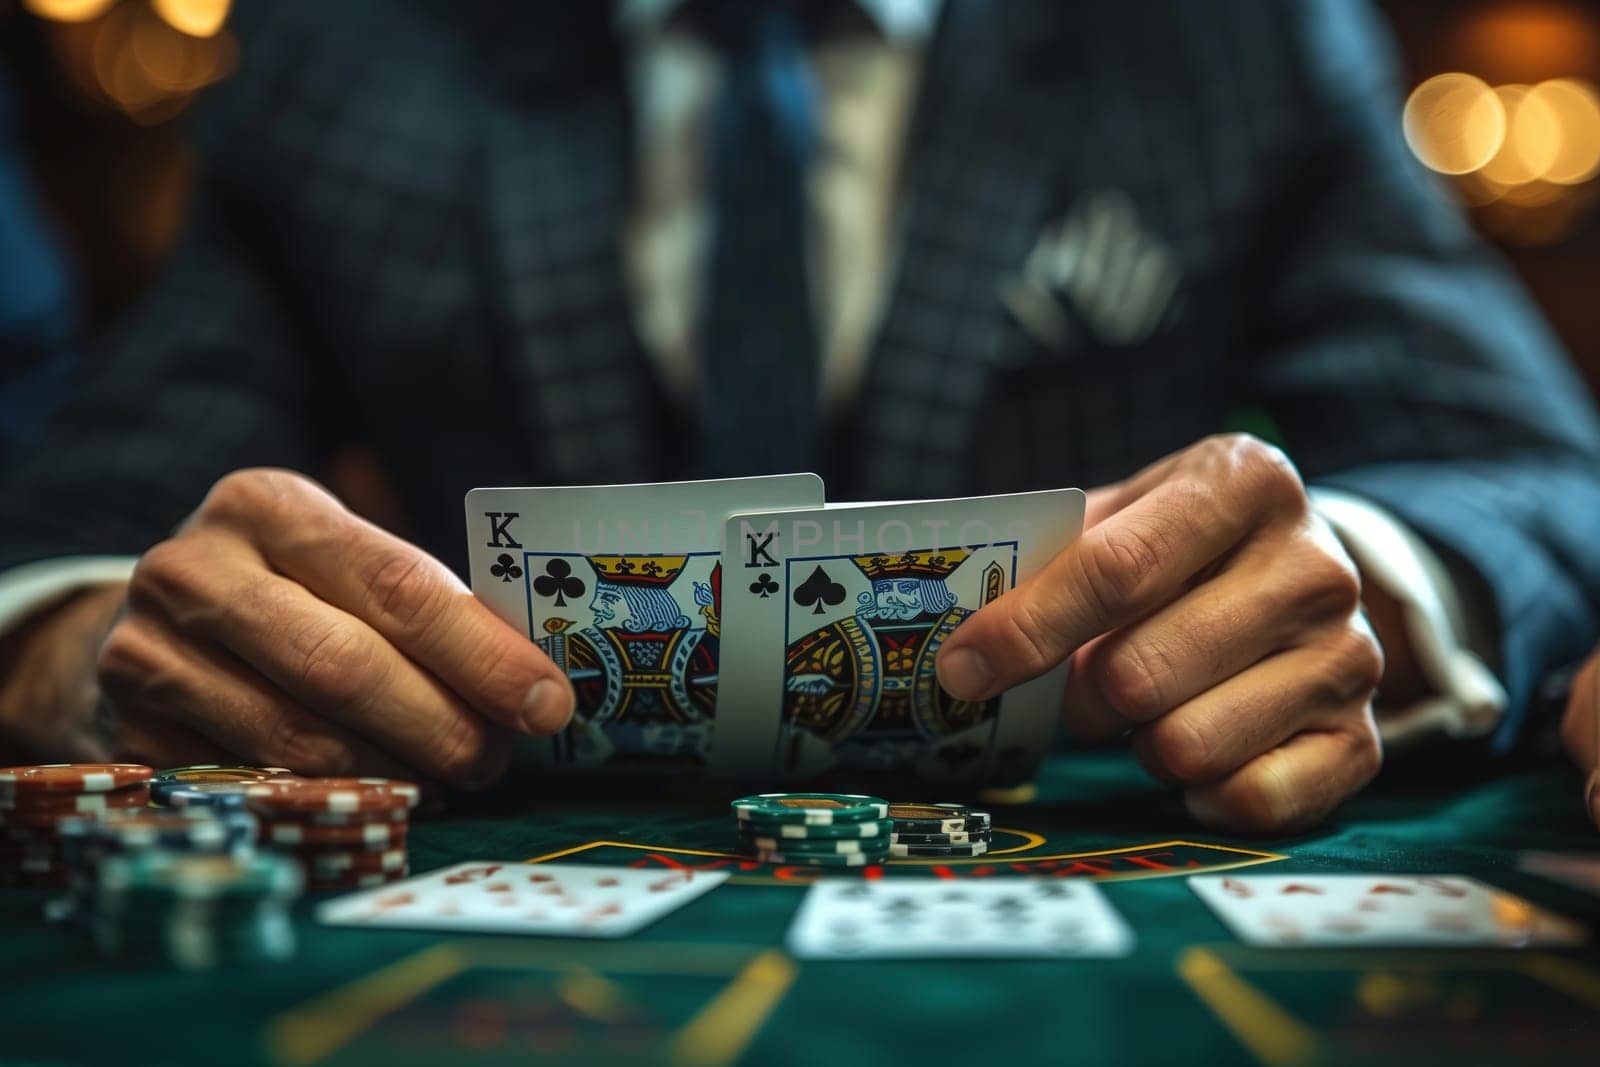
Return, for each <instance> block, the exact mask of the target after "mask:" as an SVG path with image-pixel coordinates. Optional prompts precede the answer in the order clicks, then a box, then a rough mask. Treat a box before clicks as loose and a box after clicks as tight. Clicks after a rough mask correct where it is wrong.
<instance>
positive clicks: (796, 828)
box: [739, 819, 894, 841]
mask: <svg viewBox="0 0 1600 1067" xmlns="http://www.w3.org/2000/svg"><path fill="white" fill-rule="evenodd" d="M893 830H894V823H893V822H891V821H890V820H888V819H867V820H865V821H863V822H841V823H834V824H832V825H829V826H807V825H806V824H805V823H799V822H768V821H766V820H764V819H740V820H739V833H740V834H753V835H755V836H757V837H776V838H780V839H782V840H783V841H833V840H838V839H841V838H843V839H848V840H852V841H867V840H873V839H876V840H880V841H888V840H889V838H890V835H891V833H892V832H893Z"/></svg>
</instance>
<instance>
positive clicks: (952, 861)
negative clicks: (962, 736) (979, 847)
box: [522, 830, 1289, 886]
mask: <svg viewBox="0 0 1600 1067" xmlns="http://www.w3.org/2000/svg"><path fill="white" fill-rule="evenodd" d="M1001 832H1003V833H1008V834H1022V835H1025V836H1027V837H1030V838H1036V839H1037V841H1038V843H1039V844H1043V843H1044V841H1045V838H1044V837H1043V836H1042V835H1040V834H1035V833H1033V832H1031V831H1028V830H1002V831H1001ZM1173 846H1181V847H1184V848H1204V849H1210V850H1211V851H1213V852H1230V853H1233V854H1234V855H1236V856H1242V857H1244V858H1243V859H1240V860H1236V861H1234V862H1233V863H1217V864H1207V865H1206V866H1204V867H1201V868H1187V867H1185V868H1175V869H1173V870H1170V871H1126V872H1123V873H1119V874H1103V875H1097V876H1095V877H1094V878H1093V879H1092V881H1095V882H1132V881H1138V880H1140V879H1144V878H1177V877H1185V876H1188V875H1192V874H1210V873H1212V872H1214V871H1231V870H1235V869H1236V868H1239V867H1253V866H1255V865H1256V864H1258V863H1275V862H1277V861H1278V860H1286V859H1288V858H1289V857H1288V856H1286V855H1284V854H1283V853H1281V852H1261V851H1259V850H1257V849H1251V848H1235V847H1234V846H1232V845H1212V844H1207V843H1206V842H1204V841H1182V840H1177V841H1152V842H1149V843H1147V844H1142V845H1126V846H1123V847H1121V848H1099V849H1093V850H1091V851H1089V852H1058V853H1053V854H1051V855H1048V856H1018V857H1017V859H1016V861H1015V862H1021V863H1043V862H1045V861H1047V860H1081V859H1093V858H1095V857H1098V856H1117V855H1121V854H1123V853H1127V852H1147V851H1149V850H1150V849H1155V848H1171V847H1173ZM1032 847H1035V846H1033V845H1028V846H1021V847H1019V848H1012V849H1004V850H1002V851H1000V852H989V853H985V854H984V855H982V856H975V857H973V858H972V859H960V858H955V857H952V858H948V859H946V858H943V857H939V858H935V859H920V858H918V859H911V858H909V857H906V858H900V859H891V860H889V861H888V862H887V864H885V865H886V866H891V867H974V866H982V865H984V864H987V863H989V862H991V861H992V860H993V859H994V857H996V856H1008V855H1014V854H1016V853H1018V852H1020V851H1022V850H1023V849H1024V848H1032ZM597 848H626V849H632V850H633V851H635V852H668V853H674V854H677V855H680V856H705V857H706V858H708V859H733V860H741V861H749V860H751V858H752V857H750V856H746V855H744V854H743V853H738V852H715V851H711V850H708V849H703V848H680V847H678V846H677V845H641V844H636V843H634V842H632V841H590V842H588V843H587V844H583V845H573V846H572V847H570V848H564V849H560V850H558V851H556V852H546V853H544V854H543V855H540V856H534V857H533V858H531V859H525V860H523V861H522V862H523V863H550V862H552V861H554V860H558V859H562V858H564V857H567V856H574V855H577V854H578V853H580V852H589V851H591V850H593V849H597ZM1008 862H1012V861H1008ZM841 873H842V871H841ZM728 884H729V885H790V886H804V885H810V884H811V880H810V879H807V880H804V881H793V882H781V881H778V880H776V879H773V878H771V877H768V876H763V875H758V874H753V873H752V874H750V875H743V876H741V875H737V874H736V875H734V876H733V877H731V878H729V879H728Z"/></svg>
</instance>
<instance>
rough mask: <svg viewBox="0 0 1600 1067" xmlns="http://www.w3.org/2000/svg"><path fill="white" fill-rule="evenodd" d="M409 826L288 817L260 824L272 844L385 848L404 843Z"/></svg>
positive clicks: (398, 823) (265, 839) (264, 837)
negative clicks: (330, 823)
mask: <svg viewBox="0 0 1600 1067" xmlns="http://www.w3.org/2000/svg"><path fill="white" fill-rule="evenodd" d="M409 829H410V826H409V825H408V824H407V823H404V822H362V823H356V824H354V825H352V826H318V825H316V824H315V823H309V822H303V821H298V820H287V819H268V820H266V821H264V822H263V823H262V824H261V840H262V841H263V842H264V843H266V844H271V845H314V846H324V845H332V846H335V847H337V846H345V847H349V846H355V845H364V846H367V847H377V848H383V847H387V846H389V845H394V844H401V843H403V842H404V841H405V839H406V832H407V831H408V830H409Z"/></svg>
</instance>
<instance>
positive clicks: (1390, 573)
mask: <svg viewBox="0 0 1600 1067" xmlns="http://www.w3.org/2000/svg"><path fill="white" fill-rule="evenodd" d="M1311 503H1312V505H1313V507H1315V509H1316V511H1317V514H1319V515H1321V516H1322V517H1323V518H1324V519H1326V520H1327V522H1328V525H1330V526H1332V527H1333V529H1334V532H1335V533H1337V534H1338V535H1339V540H1340V541H1342V542H1343V543H1344V547H1345V550H1346V551H1347V552H1349V553H1350V556H1351V558H1353V559H1354V560H1355V562H1356V566H1358V567H1360V568H1361V576H1362V580H1363V581H1368V582H1372V583H1373V584H1375V585H1377V586H1378V587H1379V588H1380V589H1382V590H1383V591H1384V592H1386V593H1388V594H1389V595H1390V596H1392V597H1394V598H1395V599H1396V600H1397V601H1399V602H1400V605H1401V610H1402V616H1403V618H1404V620H1405V627H1406V636H1407V637H1408V638H1410V640H1411V649H1412V654H1413V656H1414V657H1415V658H1416V661H1417V666H1418V668H1419V669H1420V670H1421V672H1422V677H1423V679H1424V680H1425V681H1426V682H1427V683H1428V685H1429V686H1430V687H1431V688H1432V689H1433V691H1434V692H1433V695H1431V696H1429V697H1425V698H1424V699H1422V700H1419V701H1417V702H1416V703H1414V704H1411V705H1410V706H1408V707H1386V708H1384V709H1382V712H1381V714H1379V715H1378V729H1379V732H1381V733H1382V734H1383V739H1384V742H1385V744H1387V745H1388V746H1390V747H1391V748H1402V747H1405V746H1407V745H1410V744H1413V743H1415V742H1417V741H1421V740H1423V739H1425V738H1427V737H1430V736H1433V735H1437V734H1444V735H1445V736H1447V737H1481V736H1483V735H1484V734H1487V733H1489V732H1491V731H1492V730H1493V729H1494V728H1495V727H1496V726H1497V725H1499V723H1500V720H1501V718H1502V717H1504V715H1505V712H1506V707H1507V705H1508V704H1509V703H1510V699H1509V698H1508V697H1507V695H1506V690H1505V686H1503V685H1501V684H1500V680H1499V679H1498V678H1496V677H1495V676H1494V672H1493V671H1491V670H1489V668H1488V667H1487V666H1486V665H1485V663H1484V661H1483V659H1482V658H1481V657H1480V656H1479V655H1478V654H1477V653H1475V652H1473V651H1472V650H1471V649H1469V648H1468V647H1467V644H1466V636H1465V635H1466V634H1467V633H1468V628H1467V618H1468V616H1467V614H1466V612H1467V611H1468V610H1469V608H1468V606H1467V605H1464V604H1463V603H1462V598H1461V591H1460V590H1459V589H1458V588H1457V586H1456V583H1455V581H1454V580H1453V579H1452V578H1451V577H1450V572H1449V571H1448V570H1447V569H1446V568H1445V565H1444V562H1443V561H1442V560H1440V559H1439V556H1438V554H1437V553H1435V552H1434V551H1433V549H1431V548H1429V547H1428V545H1427V544H1426V543H1425V542H1424V541H1423V540H1422V539H1421V538H1420V537H1418V536H1417V535H1416V534H1415V533H1413V532H1412V531H1411V530H1410V529H1409V528H1407V527H1406V526H1405V525H1404V524H1403V523H1402V522H1400V520H1399V519H1397V518H1395V517H1394V516H1393V515H1391V514H1389V513H1388V512H1387V511H1385V510H1384V509H1383V508H1381V507H1379V506H1378V505H1376V504H1374V503H1372V502H1371V501H1369V500H1365V499H1363V498H1361V497H1358V496H1355V495H1353V494H1350V493H1346V492H1342V491H1340V490H1337V489H1312V490H1311ZM1479 607H1480V608H1481V606H1479Z"/></svg>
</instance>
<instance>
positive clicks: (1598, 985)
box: [1520, 956, 1600, 1008]
mask: <svg viewBox="0 0 1600 1067" xmlns="http://www.w3.org/2000/svg"><path fill="white" fill-rule="evenodd" d="M1520 962H1521V964H1522V970H1523V972H1524V973H1526V974H1527V975H1529V976H1530V977H1532V978H1536V979H1538V980H1539V981H1541V982H1543V983H1544V984H1545V985H1547V986H1550V987H1552V988H1554V989H1558V990H1560V991H1561V992H1563V993H1565V994H1566V995H1567V996H1569V997H1571V998H1572V999H1573V1000H1577V1001H1581V1002H1583V1003H1585V1004H1591V1005H1593V1006H1594V1007H1595V1008H1600V974H1596V973H1595V972H1594V971H1591V970H1589V969H1588V968H1587V967H1583V966H1580V965H1579V964H1577V963H1576V962H1574V961H1572V960H1568V959H1562V958H1561V957H1560V956H1527V957H1525V958H1523V959H1522V960H1521V961H1520Z"/></svg>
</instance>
